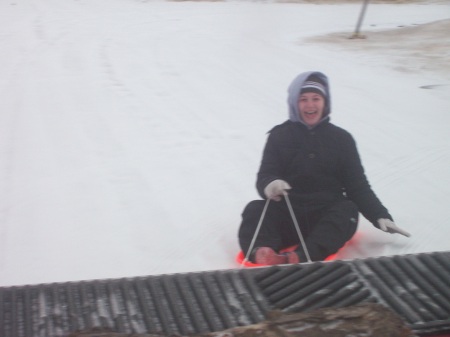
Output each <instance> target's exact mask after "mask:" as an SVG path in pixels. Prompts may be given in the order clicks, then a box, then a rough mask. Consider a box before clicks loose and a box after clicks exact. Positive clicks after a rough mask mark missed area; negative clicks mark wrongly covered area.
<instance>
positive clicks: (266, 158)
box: [257, 118, 392, 227]
mask: <svg viewBox="0 0 450 337" xmlns="http://www.w3.org/2000/svg"><path fill="white" fill-rule="evenodd" d="M275 179H283V180H285V181H287V182H288V183H289V184H290V185H291V187H292V190H290V192H289V196H290V198H291V201H292V203H293V204H294V205H297V206H298V205H305V206H308V207H310V208H311V207H313V208H314V207H322V206H326V205H328V204H331V203H333V202H335V201H337V200H340V199H345V198H347V199H350V200H352V201H353V202H354V203H355V204H356V205H357V206H358V208H359V211H360V212H361V213H362V215H363V216H364V217H365V218H367V219H368V220H369V221H370V222H372V223H373V224H374V225H375V226H376V227H378V224H377V222H376V220H377V219H379V218H388V219H391V220H392V217H391V216H390V214H389V212H388V210H387V209H386V208H385V207H384V206H383V205H382V204H381V202H380V200H379V199H378V198H377V196H376V195H375V193H374V192H373V191H372V189H371V187H370V185H369V182H368V181H367V178H366V175H365V173H364V168H363V166H362V164H361V160H360V156H359V154H358V151H357V148H356V144H355V141H354V139H353V137H352V136H351V134H350V133H348V132H347V131H345V130H344V129H342V128H339V127H337V126H335V125H333V124H331V123H330V122H329V118H325V120H323V121H322V122H321V123H320V124H319V125H317V126H316V127H314V128H313V129H309V128H308V127H307V126H306V125H304V124H302V123H298V122H292V121H286V122H285V123H283V124H281V125H278V126H276V127H274V128H273V129H272V130H271V131H270V134H269V137H268V139H267V143H266V146H265V149H264V153H263V158H262V162H261V166H260V169H259V172H258V178H257V189H258V192H259V193H260V195H261V196H262V197H263V198H265V195H264V188H265V187H266V186H267V185H268V184H269V183H270V182H271V181H273V180H275Z"/></svg>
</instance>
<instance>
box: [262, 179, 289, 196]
mask: <svg viewBox="0 0 450 337" xmlns="http://www.w3.org/2000/svg"><path fill="white" fill-rule="evenodd" d="M290 189H291V186H290V185H289V184H288V183H287V182H285V181H284V180H281V179H277V180H274V181H272V182H270V183H269V184H268V185H267V186H266V188H265V189H264V194H265V195H266V197H267V198H268V199H272V200H275V201H280V200H281V196H282V195H287V192H286V190H290Z"/></svg>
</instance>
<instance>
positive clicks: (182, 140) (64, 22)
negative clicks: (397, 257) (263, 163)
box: [0, 0, 450, 286]
mask: <svg viewBox="0 0 450 337" xmlns="http://www.w3.org/2000/svg"><path fill="white" fill-rule="evenodd" d="M403 2H405V1H403ZM360 8H361V4H360V3H359V2H355V1H352V2H350V3H344V2H342V3H337V4H329V3H321V4H313V3H271V2H239V1H229V2H171V1H138V0H8V1H2V2H1V3H0V93H1V96H0V97H1V99H0V285H2V286H5V285H19V284H35V283H47V282H62V281H76V280H85V279H98V278H117V277H125V276H138V275H149V274H162V273H176V272H188V271H200V270H213V269H227V268H235V267H238V266H237V264H236V263H235V261H234V256H235V254H236V252H237V251H238V244H237V229H238V226H239V222H240V213H241V211H242V209H243V208H244V206H245V205H246V203H247V202H248V201H250V200H252V199H254V198H257V194H256V190H255V187H254V184H255V176H256V171H257V169H258V166H259V161H260V157H261V151H262V147H263V145H264V142H265V140H266V132H267V131H268V130H269V129H270V128H271V127H272V126H273V125H275V124H278V123H281V122H283V121H284V120H285V119H286V118H287V105H286V90H287V86H288V84H289V83H290V81H291V80H292V79H293V78H294V77H295V75H297V74H298V73H299V72H302V71H306V70H320V71H323V72H325V73H326V74H328V75H329V77H330V82H331V89H332V98H333V112H332V121H333V122H334V123H335V124H337V125H339V126H342V127H344V128H346V129H347V130H349V131H350V132H352V134H353V135H354V136H355V138H356V140H357V142H358V146H359V150H360V153H361V156H362V159H363V162H364V165H365V168H366V171H367V174H368V176H369V179H370V181H371V183H372V186H373V188H374V189H375V191H376V192H377V194H378V196H379V197H380V198H381V199H382V201H383V202H384V204H385V205H386V206H387V207H388V208H389V210H390V211H391V213H392V214H393V216H394V218H395V220H396V222H397V224H398V225H399V226H401V227H403V228H404V229H406V230H408V231H409V232H411V233H412V235H413V236H412V237H411V238H410V239H407V238H405V237H401V236H394V235H389V234H385V233H382V232H380V231H378V230H376V229H374V228H373V227H372V226H371V225H370V224H369V223H368V222H367V221H366V220H365V219H361V221H360V235H359V237H358V240H356V242H354V243H353V244H352V245H350V246H349V247H348V249H347V250H346V251H345V253H343V254H341V256H340V257H341V258H363V257H368V256H379V255H393V254H405V253H419V252H427V251H441V250H448V249H449V248H450V244H449V236H450V209H449V206H448V204H449V201H450V170H449V167H450V133H449V131H448V125H449V123H450V98H449V97H450V64H449V62H450V36H449V35H448V32H449V31H450V25H449V22H450V2H449V1H435V2H414V3H406V4H378V3H375V4H371V5H370V6H369V9H368V12H367V14H366V17H365V20H364V25H363V29H362V33H364V34H366V35H367V39H365V40H359V39H354V40H349V39H347V37H349V36H351V35H352V33H353V31H354V28H355V24H356V21H357V18H358V15H359V11H360ZM442 20H444V21H442Z"/></svg>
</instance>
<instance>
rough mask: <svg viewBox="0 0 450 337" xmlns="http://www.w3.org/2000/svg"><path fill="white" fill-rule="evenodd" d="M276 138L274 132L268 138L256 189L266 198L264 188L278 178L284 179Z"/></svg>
mask: <svg viewBox="0 0 450 337" xmlns="http://www.w3.org/2000/svg"><path fill="white" fill-rule="evenodd" d="M275 138H276V137H275V136H274V134H273V133H270V134H269V137H268V138H267V142H266V145H265V147H264V151H263V156H262V159H261V165H260V167H259V171H258V175H257V180H256V189H257V190H258V193H259V195H260V196H261V197H262V198H263V199H266V196H265V195H264V188H265V187H266V186H267V185H268V184H269V183H270V182H272V181H274V180H276V179H283V178H282V168H281V160H280V154H279V149H278V146H277V142H276V139H275Z"/></svg>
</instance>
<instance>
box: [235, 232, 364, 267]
mask: <svg viewBox="0 0 450 337" xmlns="http://www.w3.org/2000/svg"><path fill="white" fill-rule="evenodd" d="M359 236H360V233H359V232H356V233H355V235H353V238H351V239H350V241H348V242H347V243H346V244H345V245H344V247H342V248H341V249H340V250H342V249H345V246H347V245H348V244H349V243H350V242H352V241H355V239H358V237H359ZM297 247H298V245H296V246H292V247H288V248H286V249H283V250H281V252H282V253H285V252H292V251H293V250H295V249H297ZM340 250H339V251H340ZM339 251H338V252H337V253H335V254H331V255H330V256H328V257H327V258H326V259H325V260H324V261H334V260H336V257H337V255H338V253H339ZM244 259H245V256H244V253H243V252H242V251H239V253H238V254H237V255H236V262H237V263H239V265H244V266H245V267H264V266H266V265H265V264H258V263H253V262H250V261H245V263H243V262H244ZM303 262H306V261H303Z"/></svg>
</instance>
